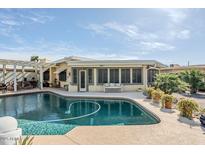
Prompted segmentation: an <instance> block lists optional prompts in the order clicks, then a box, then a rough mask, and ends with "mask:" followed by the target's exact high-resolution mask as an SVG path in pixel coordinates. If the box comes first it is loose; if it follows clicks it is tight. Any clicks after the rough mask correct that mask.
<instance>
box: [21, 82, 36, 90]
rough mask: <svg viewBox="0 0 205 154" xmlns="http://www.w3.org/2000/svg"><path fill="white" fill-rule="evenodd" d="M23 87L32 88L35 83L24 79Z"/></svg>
mask: <svg viewBox="0 0 205 154" xmlns="http://www.w3.org/2000/svg"><path fill="white" fill-rule="evenodd" d="M23 84H24V86H23V89H32V88H34V87H33V85H32V84H31V83H30V81H24V83H23Z"/></svg>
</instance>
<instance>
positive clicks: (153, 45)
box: [140, 42, 175, 51]
mask: <svg viewBox="0 0 205 154" xmlns="http://www.w3.org/2000/svg"><path fill="white" fill-rule="evenodd" d="M140 44H141V45H142V46H143V49H145V50H151V51H152V50H155V51H157V50H159V51H170V50H173V49H175V47H174V46H172V45H169V44H166V43H161V42H140Z"/></svg>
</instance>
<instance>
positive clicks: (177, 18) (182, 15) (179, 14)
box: [161, 8, 187, 24]
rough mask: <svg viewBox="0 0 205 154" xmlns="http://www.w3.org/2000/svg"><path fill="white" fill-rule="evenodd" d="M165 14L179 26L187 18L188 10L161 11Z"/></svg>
mask: <svg viewBox="0 0 205 154" xmlns="http://www.w3.org/2000/svg"><path fill="white" fill-rule="evenodd" d="M161 10H162V11H163V12H165V13H166V14H167V16H168V17H170V19H171V21H172V22H173V23H176V24H179V23H182V22H183V21H184V20H185V19H186V18H187V10H186V9H167V8H166V9H161Z"/></svg>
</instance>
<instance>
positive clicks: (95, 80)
mask: <svg viewBox="0 0 205 154" xmlns="http://www.w3.org/2000/svg"><path fill="white" fill-rule="evenodd" d="M93 72H94V86H96V85H97V69H96V68H94V71H93Z"/></svg>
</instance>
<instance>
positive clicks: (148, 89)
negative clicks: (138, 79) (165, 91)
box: [145, 87, 154, 99]
mask: <svg viewBox="0 0 205 154" xmlns="http://www.w3.org/2000/svg"><path fill="white" fill-rule="evenodd" d="M153 91H154V88H153V87H149V88H147V89H146V90H145V94H146V95H147V99H151V98H152V92H153Z"/></svg>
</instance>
